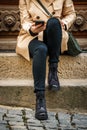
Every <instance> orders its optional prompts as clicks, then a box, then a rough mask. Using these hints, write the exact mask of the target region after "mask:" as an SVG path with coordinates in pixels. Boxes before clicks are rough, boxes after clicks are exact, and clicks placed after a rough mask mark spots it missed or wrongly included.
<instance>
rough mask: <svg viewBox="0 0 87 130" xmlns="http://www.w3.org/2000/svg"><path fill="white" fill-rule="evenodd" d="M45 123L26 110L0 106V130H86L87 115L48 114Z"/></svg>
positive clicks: (31, 111)
mask: <svg viewBox="0 0 87 130" xmlns="http://www.w3.org/2000/svg"><path fill="white" fill-rule="evenodd" d="M48 116H49V119H48V120H47V121H39V120H36V119H35V117H34V111H33V110H32V109H28V108H15V107H6V106H0V130H87V114H85V113H84V114H81V113H68V112H48Z"/></svg>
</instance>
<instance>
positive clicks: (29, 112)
mask: <svg viewBox="0 0 87 130" xmlns="http://www.w3.org/2000/svg"><path fill="white" fill-rule="evenodd" d="M25 113H26V118H27V119H35V116H34V115H35V114H34V111H33V110H32V109H25Z"/></svg>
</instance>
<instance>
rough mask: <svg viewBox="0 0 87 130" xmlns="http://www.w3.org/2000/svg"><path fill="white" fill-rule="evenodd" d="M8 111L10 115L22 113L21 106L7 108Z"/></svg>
mask: <svg viewBox="0 0 87 130" xmlns="http://www.w3.org/2000/svg"><path fill="white" fill-rule="evenodd" d="M8 113H9V114H11V115H22V108H20V109H15V108H14V109H10V110H8Z"/></svg>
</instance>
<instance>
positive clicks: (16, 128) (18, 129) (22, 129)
mask: <svg viewBox="0 0 87 130" xmlns="http://www.w3.org/2000/svg"><path fill="white" fill-rule="evenodd" d="M11 129H12V130H27V128H26V126H11Z"/></svg>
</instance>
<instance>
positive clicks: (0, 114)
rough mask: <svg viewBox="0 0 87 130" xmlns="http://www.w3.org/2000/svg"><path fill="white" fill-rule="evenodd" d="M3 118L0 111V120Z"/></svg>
mask: <svg viewBox="0 0 87 130" xmlns="http://www.w3.org/2000/svg"><path fill="white" fill-rule="evenodd" d="M2 119H3V114H2V113H0V121H1V120H2Z"/></svg>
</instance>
